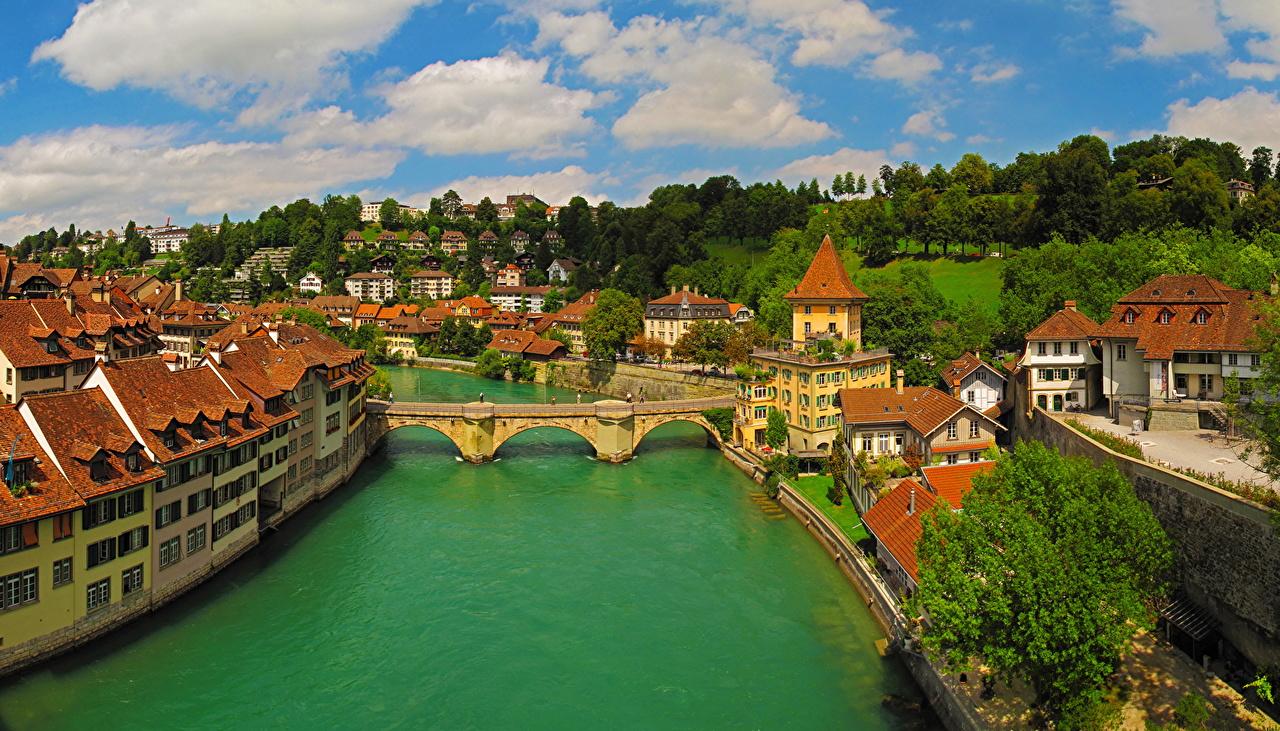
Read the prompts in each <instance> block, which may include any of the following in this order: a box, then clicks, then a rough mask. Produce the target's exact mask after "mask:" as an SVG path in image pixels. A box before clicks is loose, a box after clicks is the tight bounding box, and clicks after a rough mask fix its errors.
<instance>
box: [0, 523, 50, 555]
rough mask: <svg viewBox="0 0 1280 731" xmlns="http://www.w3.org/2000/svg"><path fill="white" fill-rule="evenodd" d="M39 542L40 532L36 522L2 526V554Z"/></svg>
mask: <svg viewBox="0 0 1280 731" xmlns="http://www.w3.org/2000/svg"><path fill="white" fill-rule="evenodd" d="M39 543H40V534H39V532H38V531H37V530H36V524H35V523H34V522H33V523H23V524H22V525H11V526H8V527H6V528H0V554H5V553H13V552H15V551H21V550H23V549H26V548H31V547H33V546H36V545H38V544H39Z"/></svg>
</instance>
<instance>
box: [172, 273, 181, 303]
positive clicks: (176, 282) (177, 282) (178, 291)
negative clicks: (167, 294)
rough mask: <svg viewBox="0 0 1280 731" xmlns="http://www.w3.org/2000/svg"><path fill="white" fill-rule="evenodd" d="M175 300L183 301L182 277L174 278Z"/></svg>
mask: <svg viewBox="0 0 1280 731" xmlns="http://www.w3.org/2000/svg"><path fill="white" fill-rule="evenodd" d="M173 301H174V302H181V301H182V280H181V279H175V280H173Z"/></svg>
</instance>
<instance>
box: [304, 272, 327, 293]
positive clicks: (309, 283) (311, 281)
mask: <svg viewBox="0 0 1280 731" xmlns="http://www.w3.org/2000/svg"><path fill="white" fill-rule="evenodd" d="M322 289H324V280H323V279H321V278H320V275H318V274H316V273H315V272H307V273H306V274H304V275H302V278H301V279H299V280H298V291H299V292H308V293H311V294H320V290H322Z"/></svg>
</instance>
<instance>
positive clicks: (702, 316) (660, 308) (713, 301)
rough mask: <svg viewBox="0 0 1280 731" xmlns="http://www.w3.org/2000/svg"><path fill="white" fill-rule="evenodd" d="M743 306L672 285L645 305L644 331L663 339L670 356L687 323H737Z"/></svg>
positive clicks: (684, 331)
mask: <svg viewBox="0 0 1280 731" xmlns="http://www.w3.org/2000/svg"><path fill="white" fill-rule="evenodd" d="M743 309H744V308H740V307H739V308H735V307H734V305H733V303H731V302H729V301H728V300H724V299H721V298H719V297H707V296H705V295H703V294H700V293H699V292H698V290H696V289H695V290H693V291H692V292H690V291H689V288H688V287H685V288H684V289H682V290H678V291H677V290H676V288H675V287H672V288H671V293H670V294H668V295H666V296H664V297H658V298H657V299H652V300H649V302H648V304H646V305H645V306H644V334H645V336H646V337H649V338H654V339H657V340H661V341H662V342H663V343H665V344H666V346H667V357H671V349H672V348H674V347H675V344H676V342H678V341H679V340H680V336H681V335H684V334H685V333H686V332H688V330H689V326H690V325H692V324H693V323H695V322H698V321H704V322H723V323H728V324H731V325H737V324H739V321H738V317H737V315H738V313H740V312H742V310H743Z"/></svg>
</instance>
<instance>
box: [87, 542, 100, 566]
mask: <svg viewBox="0 0 1280 731" xmlns="http://www.w3.org/2000/svg"><path fill="white" fill-rule="evenodd" d="M85 563H86V564H87V565H88V567H89V568H93V567H94V566H97V565H98V544H97V543H90V544H89V551H88V554H87V556H86V559H85Z"/></svg>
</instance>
